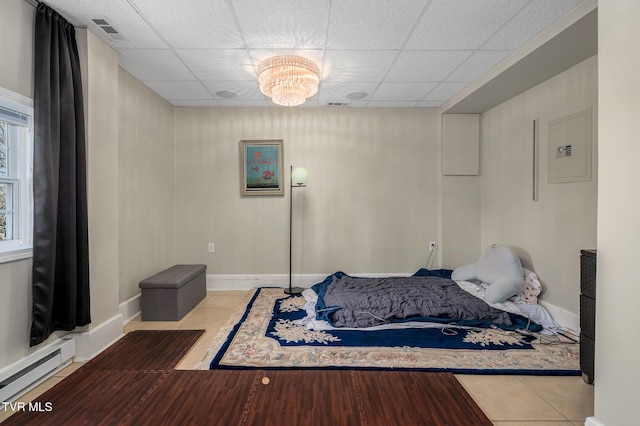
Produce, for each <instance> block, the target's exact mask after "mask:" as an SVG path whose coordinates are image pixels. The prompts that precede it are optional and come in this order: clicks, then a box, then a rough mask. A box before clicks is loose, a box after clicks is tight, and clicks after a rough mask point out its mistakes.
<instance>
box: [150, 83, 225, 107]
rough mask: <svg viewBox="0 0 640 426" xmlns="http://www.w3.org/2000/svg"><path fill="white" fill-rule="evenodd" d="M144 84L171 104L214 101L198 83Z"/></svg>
mask: <svg viewBox="0 0 640 426" xmlns="http://www.w3.org/2000/svg"><path fill="white" fill-rule="evenodd" d="M144 84H146V85H147V86H148V87H149V88H150V89H151V90H153V91H154V92H156V93H157V94H158V95H160V96H162V97H163V98H165V99H167V100H169V102H171V101H180V100H203V99H213V97H212V96H211V94H210V93H209V92H207V90H206V89H205V88H204V86H203V85H202V84H201V83H200V82H198V81H145V82H144Z"/></svg>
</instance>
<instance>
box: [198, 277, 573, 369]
mask: <svg viewBox="0 0 640 426" xmlns="http://www.w3.org/2000/svg"><path fill="white" fill-rule="evenodd" d="M266 288H281V287H258V288H256V292H255V293H254V295H253V296H252V297H251V300H249V303H247V307H246V309H245V311H244V314H243V315H242V317H241V318H240V320H239V321H238V322H237V323H236V324H235V325H234V326H233V328H232V329H231V331H230V332H229V334H228V335H227V338H226V340H225V342H224V343H223V344H222V346H221V347H220V349H219V350H218V352H217V353H216V355H215V356H214V357H213V359H212V360H211V363H209V370H347V371H348V370H359V371H360V370H362V371H428V372H447V373H453V374H475V375H496V376H497V375H507V376H508V375H522V376H527V375H530V376H580V375H582V372H581V371H580V370H530V369H505V370H492V369H469V368H381V367H334V366H326V367H244V366H243V367H240V366H230V365H220V361H221V360H222V357H223V356H224V354H225V353H226V352H227V349H228V348H229V346H230V345H231V342H233V338H234V337H235V335H236V334H237V333H238V330H239V329H240V326H241V325H242V323H243V322H244V321H245V320H246V319H247V316H248V315H249V312H251V308H252V307H253V304H254V302H255V300H256V299H257V298H258V295H259V294H260V293H261V291H262V289H266ZM282 290H283V291H284V288H282ZM283 294H284V293H283Z"/></svg>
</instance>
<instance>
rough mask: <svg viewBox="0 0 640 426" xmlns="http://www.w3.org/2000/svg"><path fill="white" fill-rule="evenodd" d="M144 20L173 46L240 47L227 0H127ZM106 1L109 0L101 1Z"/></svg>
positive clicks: (237, 32) (193, 47) (238, 32)
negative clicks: (184, 0) (182, 0)
mask: <svg viewBox="0 0 640 426" xmlns="http://www.w3.org/2000/svg"><path fill="white" fill-rule="evenodd" d="M130 1H131V3H132V4H134V5H135V7H136V9H137V11H138V13H140V14H141V15H142V16H143V17H144V18H145V20H146V21H147V22H151V23H152V26H153V28H154V29H155V30H156V31H157V32H158V33H159V34H160V36H161V37H162V38H163V39H164V40H166V41H167V42H168V43H169V44H170V45H171V46H172V47H174V48H190V49H212V48H236V47H243V42H242V37H241V34H240V31H239V28H238V26H237V24H236V22H235V19H234V17H233V15H232V14H231V11H230V9H229V6H228V3H227V2H226V1H211V0H189V1H188V2H186V3H185V2H181V1H175V0H130ZM104 3H108V2H106V1H105V2H104Z"/></svg>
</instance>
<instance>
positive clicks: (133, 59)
mask: <svg viewBox="0 0 640 426" xmlns="http://www.w3.org/2000/svg"><path fill="white" fill-rule="evenodd" d="M118 56H119V59H120V66H121V67H122V69H124V70H125V71H127V72H128V73H129V74H131V75H133V76H135V77H136V78H137V79H138V80H143V81H170V80H194V79H195V77H194V75H193V74H192V73H191V71H189V69H187V67H185V66H184V64H183V63H182V61H181V60H180V58H178V57H177V56H176V55H175V53H173V51H172V50H159V49H120V51H119V52H118Z"/></svg>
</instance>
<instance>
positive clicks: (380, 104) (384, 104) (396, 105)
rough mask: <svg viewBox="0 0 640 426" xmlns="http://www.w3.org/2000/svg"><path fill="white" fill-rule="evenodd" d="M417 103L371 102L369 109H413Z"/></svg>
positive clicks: (368, 105)
mask: <svg viewBox="0 0 640 426" xmlns="http://www.w3.org/2000/svg"><path fill="white" fill-rule="evenodd" d="M416 104H417V102H392V101H389V102H387V101H370V102H369V103H368V104H367V107H369V108H413V107H415V106H416Z"/></svg>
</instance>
